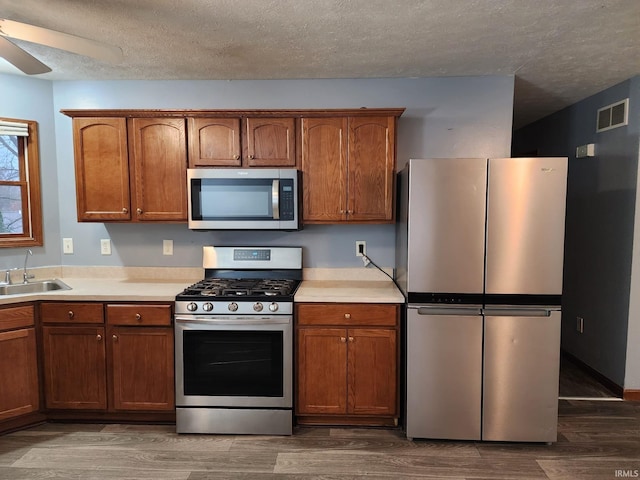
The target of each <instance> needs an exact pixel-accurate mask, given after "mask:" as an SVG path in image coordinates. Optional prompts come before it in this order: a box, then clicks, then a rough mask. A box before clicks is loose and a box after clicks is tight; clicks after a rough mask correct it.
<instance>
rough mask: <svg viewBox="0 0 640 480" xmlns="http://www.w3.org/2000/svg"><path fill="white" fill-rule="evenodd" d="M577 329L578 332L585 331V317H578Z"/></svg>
mask: <svg viewBox="0 0 640 480" xmlns="http://www.w3.org/2000/svg"><path fill="white" fill-rule="evenodd" d="M576 331H577V332H578V333H584V318H582V317H576Z"/></svg>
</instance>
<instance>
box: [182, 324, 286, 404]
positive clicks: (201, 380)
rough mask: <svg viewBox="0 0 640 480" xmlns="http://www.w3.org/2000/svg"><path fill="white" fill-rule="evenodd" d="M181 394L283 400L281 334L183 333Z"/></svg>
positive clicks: (235, 332) (233, 332)
mask: <svg viewBox="0 0 640 480" xmlns="http://www.w3.org/2000/svg"><path fill="white" fill-rule="evenodd" d="M183 342H184V343H183V352H184V353H183V356H184V367H183V368H184V393H185V395H207V396H212V395H216V396H251V397H281V396H283V394H284V393H283V388H284V387H283V383H284V380H283V377H284V375H283V333H282V332H281V331H203V330H197V331H189V330H186V331H184V332H183Z"/></svg>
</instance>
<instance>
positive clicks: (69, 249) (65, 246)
mask: <svg viewBox="0 0 640 480" xmlns="http://www.w3.org/2000/svg"><path fill="white" fill-rule="evenodd" d="M62 253H63V254H65V255H71V254H73V238H63V239H62Z"/></svg>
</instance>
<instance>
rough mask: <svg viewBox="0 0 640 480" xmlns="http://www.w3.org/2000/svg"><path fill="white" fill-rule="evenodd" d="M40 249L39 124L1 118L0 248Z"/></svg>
mask: <svg viewBox="0 0 640 480" xmlns="http://www.w3.org/2000/svg"><path fill="white" fill-rule="evenodd" d="M32 245H42V205H41V200H40V159H39V154H38V124H37V122H33V121H30V120H15V119H9V118H0V247H26V246H32Z"/></svg>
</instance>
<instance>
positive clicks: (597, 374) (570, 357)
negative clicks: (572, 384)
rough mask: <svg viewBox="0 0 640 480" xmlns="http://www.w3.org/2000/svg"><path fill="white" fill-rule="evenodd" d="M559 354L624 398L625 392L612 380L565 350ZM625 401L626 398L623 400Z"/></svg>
mask: <svg viewBox="0 0 640 480" xmlns="http://www.w3.org/2000/svg"><path fill="white" fill-rule="evenodd" d="M561 354H562V355H563V356H564V357H566V358H567V359H568V360H569V361H571V362H573V363H575V364H576V365H578V366H580V367H581V368H583V369H585V370H586V371H588V372H589V374H591V375H592V376H593V377H594V378H595V379H596V380H598V382H600V383H601V384H602V385H604V386H605V387H607V388H608V389H609V390H611V391H612V392H613V393H615V394H616V395H618V396H619V397H620V398H624V393H625V392H624V388H623V387H622V386H620V385H618V384H617V383H615V382H614V381H613V380H611V379H609V378H607V377H605V376H604V375H603V374H601V373H600V372H598V371H597V370H594V369H593V368H592V367H590V366H589V365H587V364H586V363H584V362H583V361H582V360H580V359H579V358H578V357H575V356H574V355H572V354H570V353H569V352H567V351H565V350H562V351H561ZM639 392H640V390H639ZM625 400H626V398H625Z"/></svg>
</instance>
